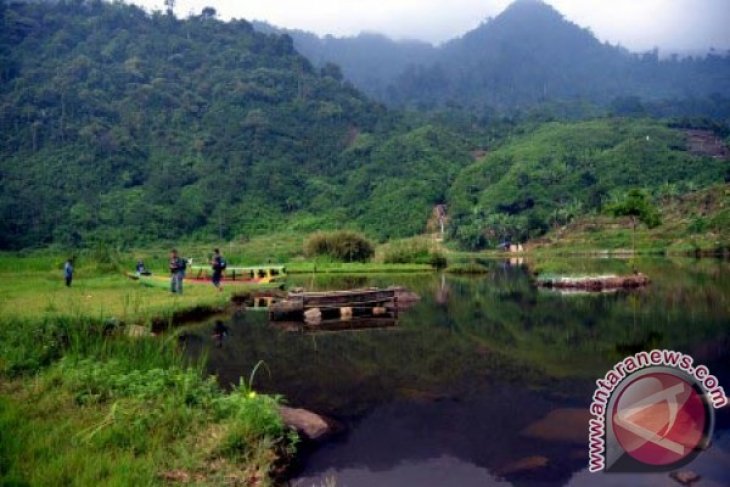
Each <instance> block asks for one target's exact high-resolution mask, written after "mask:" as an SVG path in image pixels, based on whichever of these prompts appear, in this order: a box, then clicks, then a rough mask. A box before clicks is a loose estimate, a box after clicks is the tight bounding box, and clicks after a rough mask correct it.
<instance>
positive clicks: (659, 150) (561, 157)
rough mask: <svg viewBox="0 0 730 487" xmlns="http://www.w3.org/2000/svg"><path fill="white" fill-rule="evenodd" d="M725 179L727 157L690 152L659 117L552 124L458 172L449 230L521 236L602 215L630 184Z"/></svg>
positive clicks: (478, 239) (491, 237)
mask: <svg viewBox="0 0 730 487" xmlns="http://www.w3.org/2000/svg"><path fill="white" fill-rule="evenodd" d="M727 176H728V163H727V161H726V160H723V159H719V158H712V157H708V156H701V155H694V154H692V153H690V152H689V151H688V150H687V136H686V135H685V134H684V133H683V132H682V131H679V130H674V129H671V128H668V127H667V126H666V125H664V124H662V123H659V122H656V121H650V120H629V119H603V120H594V121H589V122H582V123H573V124H567V123H559V122H555V123H549V124H545V125H543V126H541V127H540V128H538V129H537V130H536V131H534V132H533V133H530V134H527V135H524V136H520V137H517V138H515V139H513V140H510V141H508V142H506V143H505V144H504V145H503V146H501V147H499V148H498V149H496V150H494V151H493V152H490V153H489V154H488V155H487V156H486V157H484V158H483V159H481V160H479V161H477V162H476V163H474V164H472V165H470V166H469V167H468V168H466V169H464V170H463V171H462V172H461V173H460V174H459V176H458V177H457V179H456V182H455V183H454V185H453V186H452V188H451V189H450V191H449V202H450V203H451V206H450V211H451V218H452V223H451V227H450V229H451V233H452V235H453V236H454V237H455V238H456V239H457V240H459V241H460V242H461V243H462V244H464V245H465V246H467V247H470V248H480V247H484V246H496V245H497V244H498V243H500V242H501V241H503V240H505V239H511V240H518V241H524V240H526V239H528V238H533V237H537V236H540V235H541V234H543V233H545V232H546V231H548V230H549V229H550V228H553V227H558V226H563V225H565V224H567V223H570V222H571V221H573V219H574V218H576V217H578V216H581V215H584V214H587V213H600V212H601V211H602V209H603V208H604V206H605V205H606V204H608V203H610V202H612V201H616V200H617V199H620V198H621V197H622V196H623V194H624V193H625V192H626V191H627V190H628V189H630V188H635V187H639V188H646V189H649V190H651V191H652V192H653V193H655V195H657V197H660V196H662V195H664V194H670V195H677V194H682V193H685V192H687V191H689V190H691V189H696V188H698V187H702V186H706V185H709V184H712V183H719V182H722V181H723V180H724V178H726V177H727Z"/></svg>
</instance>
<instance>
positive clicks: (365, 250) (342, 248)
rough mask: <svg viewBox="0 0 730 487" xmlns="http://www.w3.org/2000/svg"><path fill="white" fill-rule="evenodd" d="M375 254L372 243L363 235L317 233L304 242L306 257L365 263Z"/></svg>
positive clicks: (353, 233)
mask: <svg viewBox="0 0 730 487" xmlns="http://www.w3.org/2000/svg"><path fill="white" fill-rule="evenodd" d="M374 253H375V247H374V246H373V243H372V242H371V241H370V240H368V239H367V237H365V236H364V235H362V234H360V233H357V232H353V231H349V230H339V231H335V232H317V233H314V234H312V235H310V236H309V238H308V239H307V240H306V242H304V254H305V255H306V256H307V257H319V256H325V257H330V258H332V259H335V260H339V261H342V262H367V261H368V260H370V258H371V257H372V256H373V254H374Z"/></svg>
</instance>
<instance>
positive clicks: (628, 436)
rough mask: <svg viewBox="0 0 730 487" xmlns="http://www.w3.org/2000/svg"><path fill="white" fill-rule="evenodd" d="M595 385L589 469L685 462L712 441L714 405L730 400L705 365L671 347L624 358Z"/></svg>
mask: <svg viewBox="0 0 730 487" xmlns="http://www.w3.org/2000/svg"><path fill="white" fill-rule="evenodd" d="M596 385H597V386H598V388H597V389H596V392H595V393H594V394H593V402H592V403H591V410H590V412H591V416H592V418H591V420H590V422H589V425H590V426H589V448H590V452H589V465H588V469H589V471H591V472H601V471H605V472H664V471H669V470H673V469H675V468H678V467H681V466H683V465H686V464H688V463H689V462H691V461H692V460H693V459H694V458H695V457H696V456H697V455H698V454H699V453H700V452H702V451H703V450H705V449H706V448H707V447H708V446H709V445H710V440H711V438H712V431H713V428H714V423H715V409H719V408H721V407H723V406H725V405H727V404H728V399H727V397H726V396H725V391H724V390H723V388H722V387H720V383H719V381H718V380H717V378H716V377H715V376H713V375H711V374H710V371H709V370H708V368H707V367H705V366H704V365H699V366H694V359H693V358H692V357H690V356H689V355H686V354H683V353H681V352H675V351H671V350H652V351H651V352H639V353H637V354H635V355H632V356H630V357H627V358H625V359H624V360H622V361H621V362H619V363H618V364H616V365H615V366H614V367H613V368H612V369H611V370H609V371H608V373H606V375H605V377H604V378H603V379H599V380H597V381H596Z"/></svg>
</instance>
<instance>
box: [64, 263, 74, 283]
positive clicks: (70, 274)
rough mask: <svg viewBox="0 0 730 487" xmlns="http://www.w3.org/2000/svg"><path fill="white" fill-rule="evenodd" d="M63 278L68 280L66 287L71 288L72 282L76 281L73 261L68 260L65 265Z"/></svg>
mask: <svg viewBox="0 0 730 487" xmlns="http://www.w3.org/2000/svg"><path fill="white" fill-rule="evenodd" d="M63 277H64V278H65V279H66V287H71V281H73V279H74V264H73V260H71V259H67V260H66V263H65V264H64V265H63Z"/></svg>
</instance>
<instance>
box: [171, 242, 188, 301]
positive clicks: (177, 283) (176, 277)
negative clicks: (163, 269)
mask: <svg viewBox="0 0 730 487" xmlns="http://www.w3.org/2000/svg"><path fill="white" fill-rule="evenodd" d="M169 267H170V291H171V292H173V293H177V294H182V293H183V279H184V278H185V269H186V267H187V262H186V261H185V259H183V258H182V257H180V256H179V255H178V254H177V250H176V249H172V251H171V252H170V263H169Z"/></svg>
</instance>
